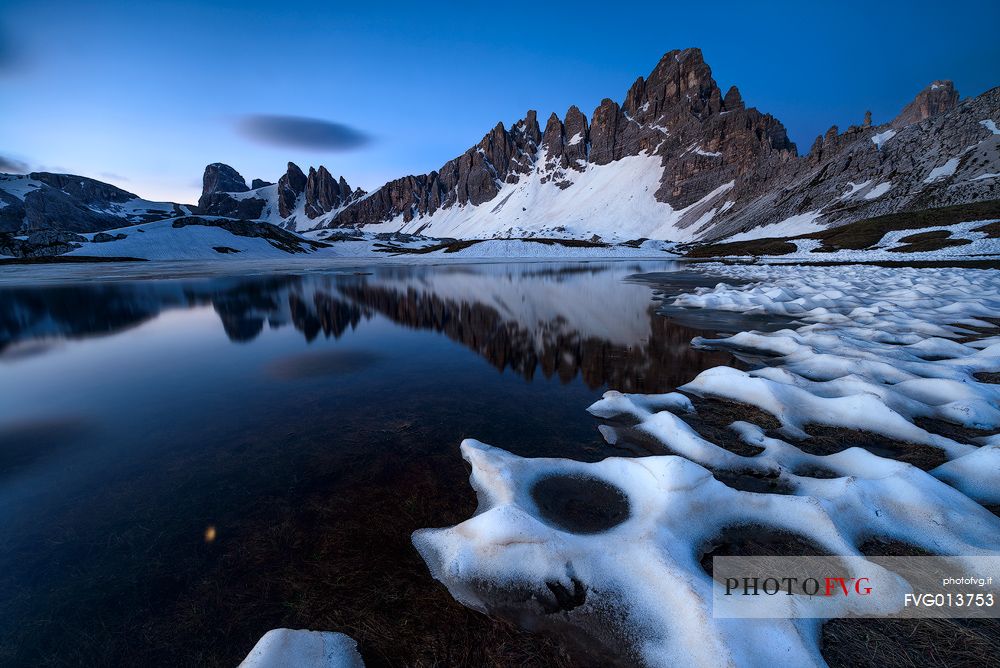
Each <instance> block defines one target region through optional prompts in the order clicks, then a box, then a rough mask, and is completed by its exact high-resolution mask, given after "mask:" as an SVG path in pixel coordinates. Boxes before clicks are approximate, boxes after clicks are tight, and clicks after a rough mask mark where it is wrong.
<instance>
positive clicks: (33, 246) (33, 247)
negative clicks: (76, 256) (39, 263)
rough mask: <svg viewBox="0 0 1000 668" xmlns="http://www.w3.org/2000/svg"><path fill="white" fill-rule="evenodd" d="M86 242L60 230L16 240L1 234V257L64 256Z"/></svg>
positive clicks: (43, 232) (77, 236) (34, 233)
mask: <svg viewBox="0 0 1000 668" xmlns="http://www.w3.org/2000/svg"><path fill="white" fill-rule="evenodd" d="M85 241H86V239H85V238H83V237H81V236H80V235H79V234H74V233H72V232H63V231H59V230H44V231H41V232H33V233H32V234H29V235H28V238H27V239H16V238H14V237H13V236H12V235H10V234H3V233H0V255H10V256H13V257H47V256H53V255H62V254H63V253H68V252H70V251H71V250H73V249H75V248H79V247H80V244H82V243H84V242H85Z"/></svg>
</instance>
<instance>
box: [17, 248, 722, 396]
mask: <svg viewBox="0 0 1000 668" xmlns="http://www.w3.org/2000/svg"><path fill="white" fill-rule="evenodd" d="M664 264H665V263H662V262H660V263H655V265H653V267H655V268H656V269H657V270H660V271H662V269H663V266H664ZM647 267H649V265H643V264H641V263H627V264H621V263H611V264H587V265H583V266H580V265H569V266H555V267H551V266H545V267H544V268H539V267H538V266H536V265H485V266H475V265H472V266H450V267H430V268H426V267H421V268H417V267H409V268H398V267H397V268H378V269H376V270H375V271H374V272H373V273H367V272H365V273H360V272H359V273H357V274H354V273H351V274H333V275H300V276H276V277H265V278H229V277H227V278H216V279H206V280H200V281H183V282H182V281H149V282H142V283H108V284H98V285H93V286H60V287H49V288H15V289H7V290H0V359H2V356H7V357H14V356H18V355H24V354H30V351H31V350H33V349H37V350H44V346H41V345H39V344H41V343H43V342H46V341H50V340H52V339H58V338H82V337H91V336H102V335H111V334H115V333H118V332H122V331H125V330H128V329H130V328H133V327H136V326H139V325H141V324H142V323H144V322H146V321H148V320H150V319H153V318H155V317H157V316H158V315H159V314H161V313H162V312H164V311H166V310H169V309H178V308H193V307H197V306H204V305H211V306H212V307H213V309H214V310H215V312H216V313H217V314H218V316H219V319H220V321H221V323H222V327H223V329H224V330H225V332H226V335H227V336H228V337H229V339H230V340H231V341H233V342H237V343H240V342H249V341H253V340H254V339H256V338H257V337H258V336H260V335H261V333H262V332H263V331H264V328H265V326H267V327H269V328H271V329H277V328H282V327H285V326H292V327H294V328H295V329H296V330H298V331H299V332H301V333H302V334H303V336H304V337H305V340H306V341H307V342H312V341H313V340H315V339H317V338H318V337H320V336H322V337H323V338H326V339H330V338H333V339H339V338H340V337H341V336H342V335H343V333H344V332H345V331H347V330H348V329H352V330H353V329H357V328H358V327H359V326H361V324H362V323H363V322H365V321H369V320H371V319H372V318H374V317H375V316H376V314H377V315H380V316H383V317H385V318H387V319H389V320H391V321H392V322H394V323H396V324H399V325H403V326H405V327H409V328H414V329H422V330H430V331H433V332H438V333H440V334H444V335H445V336H447V337H448V338H449V339H451V340H452V341H455V342H457V343H460V344H462V345H463V346H465V347H467V348H468V349H470V350H472V351H474V352H476V353H477V354H479V355H481V356H482V357H483V358H484V359H485V360H487V361H488V362H489V363H490V364H491V365H492V366H494V367H496V368H497V369H498V370H501V371H503V370H507V369H509V370H511V371H512V372H514V373H516V374H517V375H519V376H521V377H522V378H524V379H526V380H529V381H530V380H531V379H532V378H534V377H535V375H536V374H538V373H540V374H541V375H542V376H543V377H545V378H552V377H558V378H559V379H560V380H561V381H563V382H570V381H572V380H573V379H574V378H576V377H577V376H578V375H579V376H580V377H581V378H582V379H583V381H584V383H586V385H587V386H588V387H590V388H592V389H593V388H598V387H601V386H609V387H613V388H615V389H619V390H622V391H628V392H656V391H664V390H666V389H670V388H672V387H673V386H676V385H679V384H682V383H684V382H686V381H687V380H689V379H690V378H691V377H692V375H693V374H692V371H695V370H700V369H702V368H705V365H706V363H708V364H709V366H712V365H715V364H723V363H726V361H727V360H728V359H729V356H728V355H724V354H719V353H706V352H700V351H695V350H693V349H692V348H691V347H690V341H691V339H692V338H693V337H694V336H696V335H698V334H700V333H702V332H700V331H698V330H695V329H692V328H689V327H685V326H683V325H680V324H678V323H676V322H674V321H671V320H670V319H667V318H664V317H662V316H658V315H657V314H656V304H655V303H654V302H653V301H652V300H651V299H650V290H649V288H648V287H645V286H642V285H636V284H634V283H629V282H625V281H623V280H621V279H622V278H624V277H625V276H628V275H629V274H633V273H641V272H642V271H643V269H644V268H647Z"/></svg>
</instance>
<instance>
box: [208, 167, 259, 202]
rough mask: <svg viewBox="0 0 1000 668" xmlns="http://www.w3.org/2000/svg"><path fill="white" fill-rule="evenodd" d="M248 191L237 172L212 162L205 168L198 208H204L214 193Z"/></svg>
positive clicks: (248, 188)
mask: <svg viewBox="0 0 1000 668" xmlns="http://www.w3.org/2000/svg"><path fill="white" fill-rule="evenodd" d="M248 190H250V186H248V185H247V182H246V181H245V180H244V179H243V177H242V176H241V175H240V173H239V172H237V171H236V170H235V169H233V168H232V167H230V166H229V165H227V164H225V163H223V162H213V163H212V164H210V165H207V166H206V167H205V173H204V175H203V176H202V179H201V197H200V198H199V199H198V206H199V207H201V206H204V205H205V204H206V203H207V202H208V199H209V197H210V196H211V195H213V194H215V193H245V192H247V191H248Z"/></svg>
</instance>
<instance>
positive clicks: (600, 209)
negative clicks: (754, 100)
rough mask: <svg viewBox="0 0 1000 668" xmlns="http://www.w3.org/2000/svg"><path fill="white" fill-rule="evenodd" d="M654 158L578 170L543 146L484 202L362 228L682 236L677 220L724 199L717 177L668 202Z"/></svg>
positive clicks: (442, 233) (480, 235)
mask: <svg viewBox="0 0 1000 668" xmlns="http://www.w3.org/2000/svg"><path fill="white" fill-rule="evenodd" d="M660 162H661V158H660V157H659V156H655V155H649V154H646V153H641V154H639V155H635V156H628V157H625V158H622V159H621V160H617V161H615V162H612V163H609V164H607V165H595V164H587V165H586V166H585V167H583V169H582V171H575V170H569V171H565V172H560V174H559V176H560V179H561V180H560V183H561V184H562V185H560V186H557V185H555V184H554V183H553V180H552V177H553V172H554V170H553V169H552V168H551V166H550V165H551V163H550V161H549V160H547V156H546V153H545V151H544V149H539V150H538V154H537V155H536V156H535V160H534V166H533V168H532V170H531V172H530V173H529V174H527V175H525V176H522V177H521V178H520V179H518V181H517V182H515V183H504V184H503V185H502V186H501V188H500V192H499V194H498V195H497V196H496V197H495V198H493V200H491V201H490V202H489V203H488V204H481V205H479V206H474V205H472V204H468V203H467V204H464V205H456V206H453V207H450V208H447V209H438V210H436V211H435V212H433V213H432V214H430V215H427V216H423V217H419V218H414V219H413V220H410V221H408V222H407V221H406V220H405V219H404V218H403V216H402V214H400V215H399V216H397V217H396V218H394V219H392V220H390V221H387V222H385V223H381V224H375V225H367V226H365V228H364V229H365V230H372V231H385V232H395V231H401V232H407V233H419V234H426V235H430V236H435V237H454V238H458V239H489V238H517V237H532V236H540V237H561V238H570V239H590V238H592V237H594V236H597V237H599V238H601V239H604V240H611V241H626V240H629V239H670V240H673V241H688V240H690V239H691V234H692V232H693V231H694V229H693V228H690V229H680V228H678V227H677V226H676V222H677V221H679V220H681V219H682V218H683V217H684V216H685V215H686V214H688V213H689V212H690V211H692V210H694V209H699V210H704V211H705V213H704V215H703V216H702V218H703V221H704V222H705V223H707V222H708V221H710V220H711V218H712V216H713V215H714V214H715V213H716V212H717V211H718V210H719V209H721V208H722V207H724V206H725V201H724V196H725V193H726V192H727V191H728V190H729V189H731V188H732V186H733V184H732V182H729V183H724V184H723V185H721V186H719V187H718V188H716V189H715V190H714V191H712V192H711V193H709V194H708V195H706V196H705V197H704V198H702V199H701V200H699V201H698V202H696V203H694V204H692V205H689V206H688V207H686V208H684V209H681V210H676V211H675V210H674V209H673V207H671V206H670V205H669V204H667V203H666V202H660V201H658V200H657V199H656V196H655V194H656V191H657V189H658V188H659V179H660V171H661V168H660Z"/></svg>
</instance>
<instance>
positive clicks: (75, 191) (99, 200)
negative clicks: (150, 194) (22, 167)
mask: <svg viewBox="0 0 1000 668" xmlns="http://www.w3.org/2000/svg"><path fill="white" fill-rule="evenodd" d="M7 178H9V179H13V180H15V181H18V182H21V183H23V182H25V181H27V182H29V183H30V182H34V183H35V187H33V188H30V189H28V190H27V192H24V190H22V192H24V194H23V195H22V197H23V199H22V198H21V197H18V196H17V195H15V194H13V193H11V192H5V191H4V185H5V183H7V182H8V181H6V180H0V202H2V203H3V206H2V207H0V232H12V233H30V232H34V231H38V230H70V231H76V232H97V231H100V230H107V229H112V228H116V227H123V226H126V225H130V224H132V223H135V222H149V221H152V220H159V219H161V218H165V217H167V216H169V215H171V213H172V211H169V210H163V211H159V212H147V213H145V214H137V213H135V212H134V211H130V210H126V209H125V208H124V207H123V205H124V204H126V203H128V202H131V201H133V200H136V199H138V198H137V196H136V195H133V194H132V193H130V192H128V191H125V190H122V189H121V188H116V187H115V186H113V185H110V184H107V183H102V182H100V181H96V180H94V179H89V178H87V177H84V176H76V175H73V174H52V173H49V172H32V173H31V174H28V175H26V176H23V177H7Z"/></svg>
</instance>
